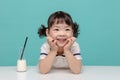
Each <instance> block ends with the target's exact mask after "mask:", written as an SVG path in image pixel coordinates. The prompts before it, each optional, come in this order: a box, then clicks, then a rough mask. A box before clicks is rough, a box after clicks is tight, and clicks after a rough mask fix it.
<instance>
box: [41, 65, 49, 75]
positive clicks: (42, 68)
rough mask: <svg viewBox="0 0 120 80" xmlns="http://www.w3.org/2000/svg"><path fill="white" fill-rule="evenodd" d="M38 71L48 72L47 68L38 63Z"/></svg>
mask: <svg viewBox="0 0 120 80" xmlns="http://www.w3.org/2000/svg"><path fill="white" fill-rule="evenodd" d="M39 72H40V73H41V74H47V73H48V72H49V70H48V69H47V68H45V67H43V66H41V65H39Z"/></svg>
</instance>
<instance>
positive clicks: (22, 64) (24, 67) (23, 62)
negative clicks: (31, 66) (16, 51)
mask: <svg viewBox="0 0 120 80" xmlns="http://www.w3.org/2000/svg"><path fill="white" fill-rule="evenodd" d="M26 70H27V63H26V60H25V59H22V60H18V61H17V71H21V72H23V71H26Z"/></svg>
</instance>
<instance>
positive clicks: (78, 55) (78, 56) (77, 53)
mask: <svg viewBox="0 0 120 80" xmlns="http://www.w3.org/2000/svg"><path fill="white" fill-rule="evenodd" d="M71 52H72V53H73V56H75V58H76V59H78V60H82V57H81V53H80V46H79V44H78V43H77V42H74V44H73V46H72V47H71Z"/></svg>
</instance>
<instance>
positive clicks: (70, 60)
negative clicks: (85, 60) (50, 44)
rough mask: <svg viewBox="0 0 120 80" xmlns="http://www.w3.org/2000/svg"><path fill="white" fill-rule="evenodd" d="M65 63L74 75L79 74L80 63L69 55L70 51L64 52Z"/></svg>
mask: <svg viewBox="0 0 120 80" xmlns="http://www.w3.org/2000/svg"><path fill="white" fill-rule="evenodd" d="M64 53H65V56H66V59H67V62H68V64H69V67H70V69H71V71H72V72H73V73H74V74H79V73H80V72H81V68H82V62H81V60H77V59H76V58H75V57H74V56H73V54H72V53H71V51H70V50H66V51H64Z"/></svg>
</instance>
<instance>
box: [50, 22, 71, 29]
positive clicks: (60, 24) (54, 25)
mask: <svg viewBox="0 0 120 80" xmlns="http://www.w3.org/2000/svg"><path fill="white" fill-rule="evenodd" d="M52 27H53V28H54V27H57V28H67V27H70V28H71V26H70V25H68V24H66V23H59V24H57V23H54V24H53V25H52Z"/></svg>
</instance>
